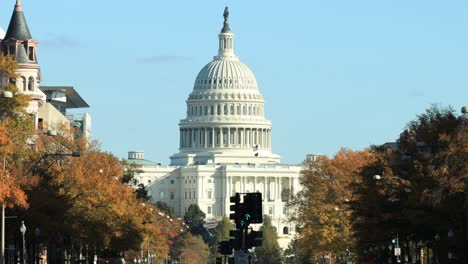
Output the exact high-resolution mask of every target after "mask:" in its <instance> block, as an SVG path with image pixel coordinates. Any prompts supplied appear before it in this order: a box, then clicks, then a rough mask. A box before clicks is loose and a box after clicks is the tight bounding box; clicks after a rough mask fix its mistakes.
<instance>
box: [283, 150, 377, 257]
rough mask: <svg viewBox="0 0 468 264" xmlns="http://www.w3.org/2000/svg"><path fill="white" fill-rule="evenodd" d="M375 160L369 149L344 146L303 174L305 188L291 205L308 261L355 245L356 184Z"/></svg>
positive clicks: (301, 248) (298, 247) (310, 164)
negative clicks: (356, 149) (353, 210)
mask: <svg viewBox="0 0 468 264" xmlns="http://www.w3.org/2000/svg"><path fill="white" fill-rule="evenodd" d="M374 160H375V157H374V155H373V154H372V153H371V152H370V151H369V150H364V151H352V150H349V149H341V150H340V151H339V152H338V153H337V154H336V155H335V156H334V157H333V158H332V159H329V158H327V157H322V158H321V159H319V160H318V161H309V162H308V163H307V164H306V166H307V167H306V168H305V169H304V170H303V171H302V174H301V178H300V181H301V184H302V185H303V189H302V190H301V191H300V192H298V193H297V194H296V195H294V196H293V197H292V198H291V199H290V201H289V202H288V204H287V206H288V208H289V211H290V212H291V213H290V217H289V220H290V221H291V222H292V223H294V224H296V225H297V226H298V228H297V232H298V238H297V241H295V243H294V246H295V251H296V252H297V254H298V255H299V257H300V258H301V259H303V260H304V262H310V261H312V260H313V259H315V257H317V256H321V255H325V254H327V255H329V254H331V255H334V254H344V253H345V252H346V249H349V248H350V247H352V245H353V230H352V229H351V213H352V211H351V210H350V208H349V205H350V203H352V202H353V200H354V197H353V190H354V184H356V183H359V182H360V176H359V175H360V173H361V169H362V168H363V167H365V166H366V165H367V164H370V163H372V162H373V161H374Z"/></svg>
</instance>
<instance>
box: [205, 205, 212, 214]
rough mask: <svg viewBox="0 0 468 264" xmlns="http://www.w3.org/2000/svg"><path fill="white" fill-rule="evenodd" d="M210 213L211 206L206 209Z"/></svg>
mask: <svg viewBox="0 0 468 264" xmlns="http://www.w3.org/2000/svg"><path fill="white" fill-rule="evenodd" d="M206 211H207V212H208V214H211V206H208V210H206Z"/></svg>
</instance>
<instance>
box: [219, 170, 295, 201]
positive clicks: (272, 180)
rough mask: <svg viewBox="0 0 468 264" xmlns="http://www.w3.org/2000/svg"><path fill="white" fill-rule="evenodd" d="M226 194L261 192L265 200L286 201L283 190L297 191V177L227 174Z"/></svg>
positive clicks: (228, 195)
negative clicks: (236, 175)
mask: <svg viewBox="0 0 468 264" xmlns="http://www.w3.org/2000/svg"><path fill="white" fill-rule="evenodd" d="M226 181H227V184H226V196H227V197H230V196H232V195H233V194H234V193H236V192H238V193H247V192H257V191H259V192H261V193H262V194H263V195H262V197H263V199H264V201H277V202H279V201H285V200H284V199H282V198H283V197H282V192H283V190H285V189H287V190H289V191H290V192H291V193H293V192H294V191H295V188H296V187H295V185H296V178H294V177H281V176H276V177H274V176H273V177H262V176H248V177H244V176H238V177H235V176H227V180H226Z"/></svg>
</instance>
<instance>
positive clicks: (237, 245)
mask: <svg viewBox="0 0 468 264" xmlns="http://www.w3.org/2000/svg"><path fill="white" fill-rule="evenodd" d="M229 236H230V237H233V239H230V240H229V245H230V247H231V248H232V249H234V250H240V249H241V248H242V230H229Z"/></svg>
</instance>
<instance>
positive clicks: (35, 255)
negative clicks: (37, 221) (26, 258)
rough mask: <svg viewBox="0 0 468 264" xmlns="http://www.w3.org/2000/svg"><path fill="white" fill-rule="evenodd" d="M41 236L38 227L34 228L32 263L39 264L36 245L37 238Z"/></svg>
mask: <svg viewBox="0 0 468 264" xmlns="http://www.w3.org/2000/svg"><path fill="white" fill-rule="evenodd" d="M40 235H41V230H40V229H39V227H36V229H35V230H34V263H37V264H39V252H38V249H39V247H38V244H39V236H40Z"/></svg>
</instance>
